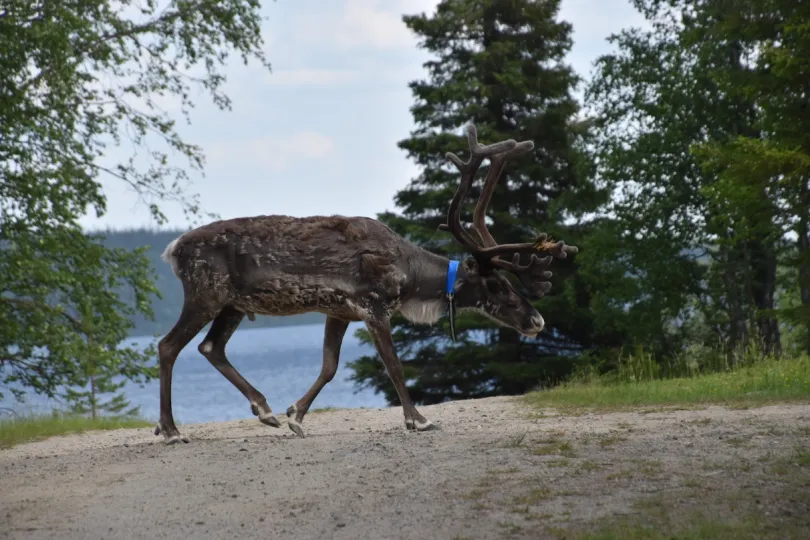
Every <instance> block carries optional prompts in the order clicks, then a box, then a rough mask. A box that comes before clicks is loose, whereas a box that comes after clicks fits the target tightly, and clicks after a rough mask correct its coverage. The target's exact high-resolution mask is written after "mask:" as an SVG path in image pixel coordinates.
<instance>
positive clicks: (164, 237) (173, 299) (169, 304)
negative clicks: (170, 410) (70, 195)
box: [100, 229, 324, 336]
mask: <svg viewBox="0 0 810 540" xmlns="http://www.w3.org/2000/svg"><path fill="white" fill-rule="evenodd" d="M181 233H182V231H166V230H163V231H157V230H148V229H133V230H117V231H104V232H103V233H100V234H102V235H103V236H104V238H105V240H104V245H105V246H107V247H109V248H123V249H127V250H132V249H135V248H139V247H144V246H147V251H146V254H147V256H148V257H149V261H150V263H151V265H152V267H153V268H154V270H155V273H156V275H157V277H156V279H155V286H156V287H157V289H158V290H159V291H160V294H161V295H162V296H163V298H160V299H158V298H153V301H152V308H153V309H154V311H155V320H154V321H150V320H147V319H145V318H144V317H143V316H142V315H140V314H138V315H136V316H135V319H134V322H135V328H134V329H133V330H132V334H133V335H137V336H142V335H155V334H161V335H162V334H165V333H166V332H167V331H169V330H170V329H171V327H172V326H173V325H174V323H175V322H176V321H177V317H178V315H180V308H181V307H182V305H183V287H182V285H181V283H180V280H179V279H177V278H176V277H175V276H174V274H172V269H171V266H170V265H169V264H167V263H166V262H165V261H164V260H163V259H161V258H160V254H161V253H163V250H164V249H165V248H166V245H167V244H168V243H169V242H171V241H172V240H174V239H175V238H177V237H178V236H179V235H180V234H181ZM122 294H123V295H124V296H125V298H126V300H127V301H131V293H129V294H127V293H122ZM323 320H324V316H323V315H321V314H320V313H308V314H305V315H294V316H290V317H262V316H257V317H256V320H255V321H249V320H247V319H245V320H244V322H242V326H241V327H240V328H257V327H265V326H284V325H292V324H312V323H320V322H322V321H323Z"/></svg>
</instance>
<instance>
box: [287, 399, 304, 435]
mask: <svg viewBox="0 0 810 540" xmlns="http://www.w3.org/2000/svg"><path fill="white" fill-rule="evenodd" d="M297 412H298V408H297V407H296V406H295V405H290V406H289V407H288V408H287V425H288V426H289V428H290V429H291V430H292V431H293V433H295V434H296V435H298V436H299V437H301V438H302V439H303V438H304V430H303V429H301V422H299V421H298V420H296V419H295V417H294V415H295V414H296V413H297Z"/></svg>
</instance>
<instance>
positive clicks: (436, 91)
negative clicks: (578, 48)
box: [351, 0, 610, 403]
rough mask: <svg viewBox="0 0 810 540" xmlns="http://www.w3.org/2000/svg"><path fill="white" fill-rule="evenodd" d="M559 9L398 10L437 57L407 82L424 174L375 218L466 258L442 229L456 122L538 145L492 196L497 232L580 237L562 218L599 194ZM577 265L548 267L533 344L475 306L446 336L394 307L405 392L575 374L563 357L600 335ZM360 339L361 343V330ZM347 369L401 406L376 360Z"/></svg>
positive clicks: (488, 137) (407, 146)
mask: <svg viewBox="0 0 810 540" xmlns="http://www.w3.org/2000/svg"><path fill="white" fill-rule="evenodd" d="M558 11H559V1H544V2H537V1H531V0H444V1H442V2H440V3H439V5H438V6H437V8H436V12H435V13H434V14H433V15H430V16H428V15H425V14H420V15H413V16H405V17H404V18H403V20H404V22H405V24H406V25H407V26H408V28H410V29H411V30H412V31H413V32H415V33H416V34H417V35H418V36H419V37H420V38H421V39H420V46H421V47H423V48H425V49H427V50H428V51H430V52H431V53H432V55H433V58H432V59H431V60H430V61H428V62H427V63H426V64H425V68H426V69H427V79H426V80H418V81H413V82H412V83H410V88H411V90H412V93H413V96H414V98H415V101H416V103H415V104H414V105H413V107H412V108H411V112H412V114H413V118H414V120H415V123H416V129H415V130H414V131H413V132H412V133H411V136H410V137H409V138H407V139H405V140H403V141H401V142H400V143H399V147H400V148H401V149H403V150H405V151H406V152H407V154H408V157H409V158H410V159H413V160H414V161H415V162H416V163H417V164H418V165H419V167H420V168H421V173H420V174H419V176H418V177H416V178H414V179H413V180H412V181H411V182H410V184H409V185H408V186H407V187H406V188H405V189H403V190H402V191H400V192H399V193H397V195H396V197H395V202H396V204H397V206H398V207H399V208H400V209H401V211H402V213H401V214H399V215H397V214H394V213H391V212H387V213H384V214H382V215H380V216H379V218H380V219H381V220H383V221H384V222H386V223H387V224H388V225H389V226H391V227H392V228H393V229H395V230H396V231H397V232H399V233H400V234H403V235H405V236H406V237H407V238H409V239H411V240H412V241H414V242H416V243H419V244H420V245H422V246H424V247H425V248H427V249H429V250H431V251H434V252H437V253H442V254H445V255H446V256H449V257H451V258H455V259H460V258H462V257H463V253H462V251H461V247H460V246H459V245H458V244H457V243H455V242H454V241H452V239H451V237H450V235H449V234H448V233H446V232H443V231H438V230H437V228H438V226H439V225H440V224H441V223H443V222H444V221H445V219H446V213H447V207H448V204H449V202H450V199H451V198H452V196H453V193H454V192H455V190H456V188H457V186H458V181H459V178H458V174H457V172H456V170H455V169H454V168H453V167H452V165H449V164H448V162H447V159H446V157H445V153H446V152H456V153H459V154H463V152H464V150H465V149H466V148H467V144H466V139H465V138H464V131H463V130H464V126H465V125H467V124H468V123H470V122H472V123H474V124H475V125H476V127H477V128H478V135H479V140H480V141H481V143H483V144H489V143H491V142H493V141H496V140H503V139H507V138H512V139H515V140H517V141H523V140H532V141H534V143H535V149H534V151H532V152H530V153H528V154H526V155H524V156H521V157H520V158H516V159H515V160H513V161H510V163H509V164H508V165H507V167H506V169H505V171H504V173H503V175H502V177H501V182H500V184H499V186H498V188H497V189H496V191H495V194H494V196H493V197H492V200H491V203H490V206H489V213H488V215H489V218H490V219H491V220H492V222H491V224H490V227H489V228H490V232H491V233H492V234H493V236H494V237H495V239H496V240H497V241H498V242H500V243H506V242H520V241H525V240H526V239H527V238H530V237H531V236H532V235H533V233H534V232H535V231H538V232H539V231H542V232H546V233H549V234H550V235H551V236H552V238H559V239H564V240H565V241H566V242H567V243H570V244H574V245H580V246H582V242H581V241H582V240H583V232H584V231H583V227H576V226H570V225H566V222H567V221H566V218H569V217H571V216H576V215H579V214H580V213H582V212H586V211H590V210H592V209H594V208H595V207H596V206H597V204H598V203H599V200H600V197H601V194H600V193H599V192H598V191H597V190H596V189H595V188H594V186H593V184H592V183H591V182H590V181H589V180H588V172H589V170H588V169H589V168H588V162H587V160H586V159H584V155H585V154H584V152H583V145H584V142H585V140H586V137H587V125H586V123H585V122H582V121H580V120H579V119H578V112H579V106H578V104H577V102H576V100H575V99H574V98H573V97H572V90H573V89H574V87H575V85H576V84H577V83H578V77H577V75H576V74H575V73H574V72H573V70H572V69H571V67H570V66H568V65H566V64H565V62H564V58H565V55H566V53H567V52H568V50H569V49H570V47H571V25H570V24H568V23H566V22H562V21H559V20H558V19H557V15H558ZM462 157H463V155H462ZM485 174H486V167H482V171H481V172H480V173H479V178H478V180H477V181H476V184H475V186H474V189H473V190H472V192H471V195H470V199H469V200H468V201H467V203H468V208H465V212H464V213H463V214H462V219H463V220H464V221H466V222H468V223H469V222H471V212H472V206H473V205H472V204H471V203H473V202H474V201H475V200H476V199H477V197H478V195H479V193H480V187H481V178H483V175H485ZM576 268H577V260H576V257H572V258H568V259H566V260H563V261H557V262H555V267H554V277H553V278H552V281H553V282H554V286H553V288H552V291H551V292H550V293H549V294H548V295H546V296H545V297H544V298H543V299H542V300H540V301H538V302H537V303H536V306H537V307H538V309H539V310H540V312H541V313H542V314H543V316H544V318H545V319H546V324H547V326H546V330H545V331H544V332H543V333H542V334H541V335H540V337H538V339H536V340H526V339H524V338H521V337H520V335H519V334H518V333H517V332H515V331H514V330H511V329H507V328H501V327H498V326H497V325H495V323H493V322H491V321H489V320H487V319H485V318H483V317H481V316H479V315H477V314H459V317H458V320H457V325H456V328H457V333H458V342H457V343H453V342H452V341H451V340H450V338H449V332H448V322H447V319H443V320H442V321H441V322H440V323H439V324H438V325H436V326H434V327H430V326H424V325H415V324H411V323H409V322H407V321H406V320H405V319H404V318H402V317H401V316H397V317H396V318H395V319H394V320H393V321H392V323H393V325H394V339H395V343H396V345H397V347H398V351H397V352H398V354H399V355H400V357H401V359H402V361H403V365H404V367H405V373H406V377H407V378H408V379H409V383H410V386H409V388H410V392H411V396H412V397H413V399H414V400H415V401H417V402H420V403H435V402H440V401H443V400H446V399H448V398H449V399H456V398H468V397H482V396H489V395H499V394H516V393H521V392H524V391H526V390H528V389H530V388H532V387H534V386H536V385H537V384H539V383H543V382H553V381H555V380H557V379H558V378H559V377H560V376H562V375H564V374H565V373H567V372H568V371H570V369H571V366H572V362H571V358H572V357H576V356H578V355H579V353H580V352H581V351H582V350H583V348H589V347H590V346H592V344H593V339H594V336H595V333H594V329H593V319H592V315H591V312H590V309H589V306H588V303H589V300H588V293H587V287H586V285H585V284H584V283H582V282H581V281H580V280H578V279H577V278H576V276H575V273H576ZM360 336H361V338H363V339H367V336H366V335H365V333H364V332H363V331H360ZM601 339H608V340H609V339H610V337H609V336H601ZM351 366H352V368H353V369H354V371H355V373H354V375H353V379H354V380H355V381H356V382H357V383H358V384H360V385H368V386H371V387H373V388H375V389H377V390H378V391H383V392H384V393H385V395H386V397H387V398H388V400H389V401H391V402H395V401H396V394H395V393H394V391H393V388H392V387H390V385H389V384H388V380H387V377H386V375H385V373H384V370H383V368H382V365H381V364H380V363H379V361H378V360H377V359H376V358H375V357H364V358H361V359H359V360H357V361H355V362H352V363H351Z"/></svg>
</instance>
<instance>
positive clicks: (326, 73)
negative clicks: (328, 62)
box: [265, 68, 358, 86]
mask: <svg viewBox="0 0 810 540" xmlns="http://www.w3.org/2000/svg"><path fill="white" fill-rule="evenodd" d="M357 76H358V73H357V72H356V71H353V70H349V69H309V68H302V69H283V70H278V71H277V70H273V72H272V73H267V74H266V76H265V77H266V81H267V83H268V84H273V85H279V86H333V85H338V84H344V83H347V82H351V81H353V80H355V79H357Z"/></svg>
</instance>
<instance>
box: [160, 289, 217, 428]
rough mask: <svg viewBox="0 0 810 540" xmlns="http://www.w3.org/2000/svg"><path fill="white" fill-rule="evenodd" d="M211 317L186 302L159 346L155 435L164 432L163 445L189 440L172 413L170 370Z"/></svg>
mask: <svg viewBox="0 0 810 540" xmlns="http://www.w3.org/2000/svg"><path fill="white" fill-rule="evenodd" d="M210 320H211V317H210V316H209V315H207V314H206V313H205V312H203V311H200V310H199V309H197V306H192V305H191V304H189V303H184V304H183V310H182V312H181V313H180V318H179V319H178V320H177V323H176V324H175V325H174V327H173V328H172V329H171V330H170V331H169V333H168V334H166V335H165V336H164V337H163V339H161V340H160V342H159V343H158V358H159V360H160V420H159V421H158V425H157V426H156V427H155V435H160V434H161V433H163V439H164V441H165V442H166V444H176V443H178V442H180V441H182V442H186V443H187V442H188V437H185V436H183V435H180V431H179V430H178V429H177V426H176V425H175V424H174V415H173V414H172V370H173V368H174V362H175V361H176V360H177V355H179V354H180V351H182V350H183V348H184V347H185V346H186V345H188V342H189V341H191V340H192V339H193V338H194V336H196V335H197V333H198V332H199V331H200V330H202V329H203V327H204V326H205V325H206V324H208V321H210Z"/></svg>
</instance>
